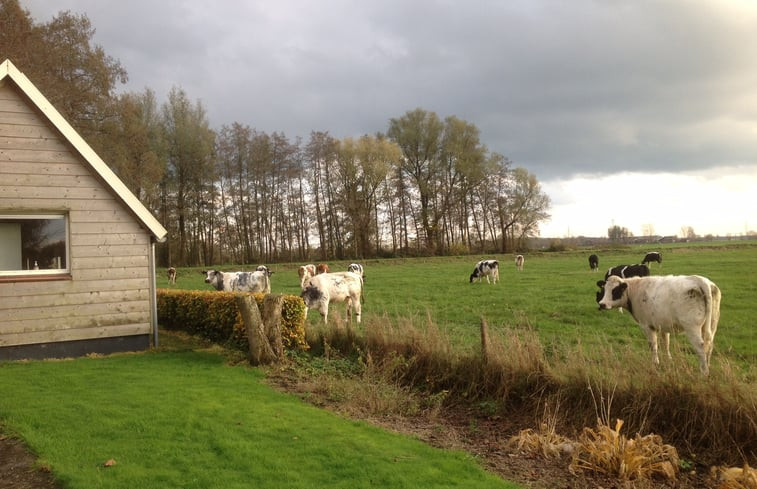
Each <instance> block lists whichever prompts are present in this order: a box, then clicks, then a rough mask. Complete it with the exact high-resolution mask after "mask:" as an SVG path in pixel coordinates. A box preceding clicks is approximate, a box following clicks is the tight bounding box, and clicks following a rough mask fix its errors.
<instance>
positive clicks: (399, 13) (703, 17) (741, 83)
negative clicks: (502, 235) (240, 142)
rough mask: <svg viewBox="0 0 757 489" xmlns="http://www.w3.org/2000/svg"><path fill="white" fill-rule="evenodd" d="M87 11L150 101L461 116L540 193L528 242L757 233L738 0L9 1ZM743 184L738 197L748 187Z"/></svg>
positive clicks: (219, 117) (756, 108)
mask: <svg viewBox="0 0 757 489" xmlns="http://www.w3.org/2000/svg"><path fill="white" fill-rule="evenodd" d="M21 5H22V6H23V7H24V8H26V9H27V10H29V11H30V13H31V14H32V17H33V18H34V20H35V21H36V22H39V23H42V22H47V21H49V20H50V19H51V18H52V17H53V16H54V15H56V14H57V13H58V12H59V11H61V10H70V11H71V12H73V13H79V14H86V15H87V17H89V19H90V20H91V22H92V24H93V27H94V28H95V29H96V34H95V36H94V42H95V43H96V44H99V45H100V46H102V47H103V49H104V50H105V52H106V53H107V54H108V55H110V56H111V57H113V58H116V59H118V60H119V61H120V62H121V64H122V65H123V67H124V68H125V69H126V70H127V72H128V73H129V82H128V84H127V85H126V86H124V87H122V88H121V90H128V91H135V92H141V91H143V90H144V88H146V87H149V88H151V89H152V90H154V91H155V92H156V94H157V96H158V100H159V102H160V103H162V102H164V101H165V100H166V98H167V97H166V95H167V93H168V91H169V90H170V89H171V88H172V87H174V86H176V87H180V88H182V89H183V90H184V91H185V92H186V93H187V95H188V96H189V98H190V99H191V100H200V101H201V102H202V104H203V105H204V107H205V108H206V110H207V113H208V118H209V120H210V123H211V125H212V126H213V127H214V128H220V127H221V126H222V125H224V124H231V123H233V122H239V123H242V124H246V125H249V126H250V127H253V128H255V129H258V130H260V131H264V132H267V133H272V132H274V131H279V132H283V133H284V134H286V136H288V137H289V138H290V139H292V140H294V138H296V137H302V138H303V139H305V140H307V138H308V137H309V135H310V132H311V131H314V130H315V131H328V132H329V133H330V134H332V135H333V136H335V137H338V138H343V137H347V136H360V135H363V134H374V133H376V132H378V131H386V129H387V127H388V122H389V119H390V118H393V117H401V116H402V115H403V114H404V113H405V112H407V111H408V110H412V109H415V108H417V107H420V108H423V109H425V110H429V111H433V112H436V113H437V114H438V115H439V116H440V117H442V118H444V117H447V116H450V115H455V116H457V117H459V118H461V119H464V120H466V121H468V122H470V123H473V124H475V125H476V126H477V127H478V128H479V129H480V131H481V139H482V141H483V143H484V144H486V146H487V147H488V148H489V149H490V150H491V151H496V152H498V153H501V154H503V155H505V156H507V157H508V158H510V159H511V160H512V161H513V164H514V165H515V166H520V167H523V168H526V169H527V170H528V171H529V172H531V173H533V174H535V175H536V177H537V178H538V180H539V181H540V182H541V184H542V188H543V190H544V191H545V193H546V194H547V195H549V196H550V198H551V199H552V209H551V214H552V219H551V221H550V222H547V223H544V224H543V225H542V226H541V230H542V236H549V237H564V236H569V235H570V236H580V235H584V236H606V235H607V229H608V228H609V227H610V226H612V225H619V226H623V227H627V228H628V229H629V230H630V231H631V232H632V233H633V234H634V235H637V236H638V235H642V234H643V231H644V229H645V228H646V227H648V226H650V225H651V227H652V228H653V229H654V231H655V233H656V234H660V235H674V234H679V233H680V230H681V227H682V226H691V227H692V228H694V231H695V232H696V233H697V234H700V235H705V234H710V233H712V234H723V235H725V234H734V235H736V234H743V233H745V232H746V230H757V197H756V196H754V195H753V194H755V193H757V2H756V1H753V0H674V1H665V0H649V1H647V0H571V1H564V0H518V1H516V0H509V1H508V0H491V1H477V0H473V1H467V2H463V1H452V0H449V1H431V0H423V1H414V0H381V1H373V2H371V1H363V0H334V1H329V0H322V1H313V0H269V1H243V0H233V1H232V0H216V1H214V2H207V1H199V0H185V1H178V0H157V1H156V0H150V1H146V0H129V1H107V0H21ZM750 193H751V194H752V195H750Z"/></svg>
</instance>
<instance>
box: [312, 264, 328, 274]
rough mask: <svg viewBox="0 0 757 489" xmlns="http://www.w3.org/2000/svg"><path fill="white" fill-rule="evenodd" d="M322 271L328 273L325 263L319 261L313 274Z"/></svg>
mask: <svg viewBox="0 0 757 489" xmlns="http://www.w3.org/2000/svg"><path fill="white" fill-rule="evenodd" d="M322 273H329V266H328V265H326V264H325V263H319V264H318V266H317V267H315V274H316V275H320V274H322Z"/></svg>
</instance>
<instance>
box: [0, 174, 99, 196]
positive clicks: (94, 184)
mask: <svg viewBox="0 0 757 489" xmlns="http://www.w3.org/2000/svg"><path fill="white" fill-rule="evenodd" d="M0 180H2V183H3V185H14V186H17V187H21V186H23V187H45V188H46V189H48V190H49V191H51V192H55V191H56V188H57V187H65V188H68V187H78V188H102V184H101V183H100V182H98V181H97V180H96V179H95V177H93V176H92V175H36V174H23V173H4V174H3V176H2V178H0Z"/></svg>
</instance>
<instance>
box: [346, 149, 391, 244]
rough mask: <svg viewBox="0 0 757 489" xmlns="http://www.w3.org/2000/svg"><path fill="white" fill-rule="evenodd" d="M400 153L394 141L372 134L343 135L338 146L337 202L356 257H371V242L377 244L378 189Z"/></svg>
mask: <svg viewBox="0 0 757 489" xmlns="http://www.w3.org/2000/svg"><path fill="white" fill-rule="evenodd" d="M400 154H401V153H400V149H399V148H398V147H397V145H395V144H394V143H392V142H390V141H388V140H386V139H383V138H376V137H371V136H363V137H361V138H360V139H358V140H354V139H352V138H346V139H344V140H343V141H341V143H340V145H339V152H338V157H337V161H336V169H337V173H338V176H339V180H340V186H339V195H340V196H341V197H340V199H339V202H340V204H341V207H342V209H343V210H344V213H345V217H346V219H345V220H344V223H345V228H346V229H345V233H348V234H349V236H351V237H352V244H353V254H354V256H356V257H359V258H365V257H367V256H370V255H371V254H372V248H373V246H372V243H376V245H377V246H378V243H379V240H380V235H379V230H378V191H379V188H380V187H381V185H382V184H383V183H384V182H385V181H386V177H387V175H388V174H389V171H390V169H391V167H392V164H394V163H396V162H397V161H398V160H399V158H400Z"/></svg>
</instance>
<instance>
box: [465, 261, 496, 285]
mask: <svg viewBox="0 0 757 489" xmlns="http://www.w3.org/2000/svg"><path fill="white" fill-rule="evenodd" d="M489 277H491V278H492V281H493V282H494V283H495V284H496V283H497V282H499V262H498V261H497V260H481V261H480V262H478V263H476V267H475V268H474V269H473V273H471V274H470V283H473V280H474V279H478V281H479V282H481V279H482V278H486V283H492V282H490V281H489Z"/></svg>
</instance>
